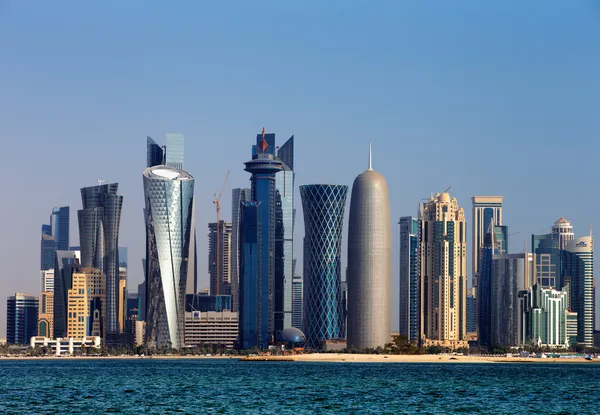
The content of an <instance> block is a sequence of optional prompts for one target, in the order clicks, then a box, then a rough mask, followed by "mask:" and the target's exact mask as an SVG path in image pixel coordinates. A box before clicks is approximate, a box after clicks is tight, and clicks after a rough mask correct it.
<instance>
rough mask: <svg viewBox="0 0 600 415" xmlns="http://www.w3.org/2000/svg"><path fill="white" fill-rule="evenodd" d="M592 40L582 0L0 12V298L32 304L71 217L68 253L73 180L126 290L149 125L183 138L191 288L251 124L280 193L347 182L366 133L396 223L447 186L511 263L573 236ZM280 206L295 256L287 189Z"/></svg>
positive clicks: (585, 209)
mask: <svg viewBox="0 0 600 415" xmlns="http://www.w3.org/2000/svg"><path fill="white" fill-rule="evenodd" d="M598 39H600V6H598V5H597V3H596V2H595V1H593V0H587V1H586V0H582V1H569V2H567V1H530V2H522V1H503V2H481V1H476V0H472V1H468V0H464V1H442V0H440V1H429V2H414V1H413V2H409V1H389V2H385V1H380V2H367V1H361V2H357V1H331V2H326V4H322V3H321V2H315V1H302V2H301V1H286V2H278V1H256V2H245V1H222V2H216V1H187V2H183V1H174V2H159V1H133V0H132V1H127V2H118V1H106V2H96V3H89V2H76V1H62V2H58V3H57V2H42V1H37V2H27V1H6V0H4V1H3V0H0V140H1V143H2V153H3V155H4V157H3V163H2V164H1V165H0V169H1V172H2V176H3V177H4V180H2V181H0V194H2V195H4V201H3V203H1V204H0V217H3V218H5V221H4V223H3V226H2V232H0V264H1V265H2V274H1V275H0V299H1V298H4V297H5V296H7V295H10V294H12V293H14V292H15V291H19V292H31V293H34V294H37V292H38V291H39V271H38V270H39V238H40V236H39V235H40V225H41V224H42V223H46V221H47V220H48V216H49V214H50V211H51V208H52V207H53V206H55V205H70V206H71V212H72V215H71V216H72V217H71V239H72V244H75V243H76V242H77V227H76V210H77V209H80V208H81V200H80V194H79V188H80V187H83V186H89V185H93V184H95V183H96V180H98V179H104V180H109V181H116V182H119V183H120V191H121V194H123V195H124V198H125V201H124V208H123V209H124V210H123V217H122V222H121V236H120V240H121V245H123V246H128V247H129V262H130V275H129V281H130V287H132V288H133V286H134V285H136V284H138V283H139V282H141V281H142V278H143V277H142V267H141V258H142V256H143V255H144V223H143V216H142V207H143V196H142V178H141V174H142V171H143V169H144V167H145V138H146V136H147V135H150V136H152V137H154V138H155V139H156V140H157V141H159V142H162V141H164V135H165V133H167V132H181V133H183V134H185V138H186V150H185V153H186V154H185V156H186V160H185V164H186V169H187V170H189V171H190V173H191V174H192V175H194V176H195V178H196V206H197V211H196V215H197V216H196V217H197V224H198V235H199V252H198V257H199V259H200V264H199V275H200V286H208V277H207V274H208V273H207V260H206V257H207V242H206V240H207V238H206V236H205V235H206V234H207V231H206V223H208V222H209V221H213V220H214V218H215V211H214V205H213V204H212V195H213V193H214V192H215V190H216V189H217V188H218V187H219V186H220V185H221V183H222V180H223V178H224V176H225V174H226V172H227V170H228V169H231V176H230V179H229V183H228V185H227V189H226V193H225V194H226V195H227V197H224V199H223V202H222V209H223V210H222V212H224V215H223V216H224V217H225V218H229V217H230V213H229V212H230V211H231V210H230V209H231V203H230V202H231V201H230V191H231V188H234V187H245V186H249V181H248V179H249V175H248V173H246V172H244V171H243V162H244V161H247V160H248V159H249V158H250V146H251V144H252V143H253V141H254V137H255V135H256V134H257V133H259V132H260V130H261V128H262V127H265V128H266V129H267V131H268V132H275V133H276V134H277V141H278V143H279V144H281V143H283V141H284V140H285V139H287V138H288V137H289V136H291V135H292V134H294V135H295V137H296V140H295V145H296V170H297V176H296V181H297V184H298V185H300V184H309V183H335V184H347V185H351V184H352V181H353V180H354V178H355V176H356V175H358V174H359V173H360V172H361V171H363V170H364V169H365V168H366V167H367V150H368V142H369V141H372V142H373V151H374V154H373V164H374V168H375V169H376V170H378V171H380V172H381V173H382V174H383V175H384V176H385V177H386V178H387V181H388V185H389V189H390V199H391V200H390V201H391V212H392V216H393V222H394V223H395V222H397V219H398V218H399V217H400V216H404V215H410V214H413V213H414V212H415V211H416V206H417V202H418V200H419V199H421V198H424V197H427V196H429V194H430V193H431V192H436V191H443V190H444V189H445V188H447V187H448V186H452V190H451V192H452V195H453V196H456V197H457V198H458V201H459V204H460V205H461V206H463V207H464V208H465V210H466V211H467V217H468V220H471V213H470V212H471V208H470V203H471V202H470V198H471V196H473V195H476V194H490V195H491V194H493V195H496V194H498V195H503V196H504V197H505V211H504V219H505V224H507V225H508V226H509V231H510V232H519V234H518V235H514V236H512V237H511V240H510V245H509V250H510V251H512V252H519V251H521V249H522V247H523V242H524V241H525V240H527V241H528V245H529V243H530V242H529V240H530V235H531V234H532V233H546V232H549V230H550V226H551V224H552V223H553V222H554V221H555V220H556V219H557V218H558V217H559V216H560V215H561V211H562V212H563V213H564V215H565V216H566V217H567V218H568V219H570V220H571V221H572V222H573V223H574V225H575V231H576V233H577V234H580V235H581V234H587V233H588V232H589V226H590V224H592V223H593V222H594V214H596V215H597V214H598V208H597V206H598V204H599V203H600V197H599V196H598V193H596V186H593V184H594V183H595V181H596V178H597V177H598V173H599V171H598V169H599V167H598V166H599V163H598V162H599V161H600V160H599V156H598V150H599V148H598V147H599V145H598V140H597V137H598V131H599V129H600V121H599V120H600V118H599V117H598V114H599V113H600V98H599V97H600V80H599V79H600V78H599V77H598V73H600V44H599V43H598ZM296 207H297V208H298V213H299V216H298V224H299V226H298V229H297V233H296V246H295V248H296V252H297V254H298V255H297V256H298V258H301V247H302V245H301V237H302V235H303V229H302V215H301V210H302V209H301V203H300V198H299V194H298V199H297V204H296ZM346 214H347V212H346ZM344 231H345V232H346V231H347V229H345V230H344ZM397 234H398V229H397V225H394V274H393V281H394V297H393V300H394V302H393V307H394V308H393V321H394V324H393V326H394V327H397V318H398V310H397V297H398V295H397V291H398V288H397V286H398V271H397V269H398V255H397V251H398V245H397ZM469 243H470V241H469ZM344 264H345V255H344ZM469 264H470V259H469ZM469 279H470V275H469ZM2 301H4V300H2ZM4 304H5V303H3V305H2V306H0V310H1V311H0V320H1V323H0V327H3V326H4V313H5V305H4ZM2 333H4V329H2Z"/></svg>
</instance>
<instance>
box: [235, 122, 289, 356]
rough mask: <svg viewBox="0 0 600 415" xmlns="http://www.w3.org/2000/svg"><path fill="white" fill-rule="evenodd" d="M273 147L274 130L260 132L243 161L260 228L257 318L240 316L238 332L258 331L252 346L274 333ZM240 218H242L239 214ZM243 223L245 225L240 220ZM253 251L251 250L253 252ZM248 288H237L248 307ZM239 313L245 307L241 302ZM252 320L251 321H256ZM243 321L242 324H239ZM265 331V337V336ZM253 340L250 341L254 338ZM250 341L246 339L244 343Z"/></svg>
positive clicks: (277, 162) (277, 164)
mask: <svg viewBox="0 0 600 415" xmlns="http://www.w3.org/2000/svg"><path fill="white" fill-rule="evenodd" d="M274 151H275V134H264V133H263V134H262V135H261V134H259V135H258V136H257V144H256V145H255V146H253V147H252V160H250V161H248V162H246V163H245V165H246V168H245V170H246V171H247V172H249V173H251V174H252V177H251V179H250V181H251V184H252V186H251V197H252V201H254V202H258V203H257V204H256V208H257V209H258V210H259V212H258V213H257V214H255V215H253V216H254V217H256V218H257V220H258V224H257V228H258V229H259V230H260V234H261V235H260V238H258V240H259V241H260V246H259V247H258V249H257V250H255V251H256V253H257V254H258V255H259V258H258V261H257V262H256V264H257V267H258V269H257V273H256V274H257V275H256V276H255V277H254V278H256V277H257V278H258V280H259V287H260V289H259V290H258V292H257V295H258V296H260V297H261V298H257V299H256V301H255V304H256V307H257V308H259V309H260V310H257V311H256V313H257V315H258V316H259V317H258V320H254V319H252V318H250V319H247V318H246V316H241V317H240V332H243V331H245V330H249V332H255V333H260V334H259V335H257V337H256V338H255V339H254V340H256V341H257V343H255V344H254V345H253V346H252V347H254V346H257V347H261V348H264V347H266V345H268V343H269V339H270V338H271V337H272V335H273V334H274V330H275V257H276V252H275V234H276V232H275V228H276V212H277V210H278V207H277V205H276V202H277V187H276V180H275V176H276V174H277V173H279V172H280V171H281V170H282V164H283V163H282V162H281V161H280V160H278V159H276V158H275V157H274ZM279 209H281V207H279ZM242 220H245V219H244V217H242ZM242 226H243V227H245V226H246V225H245V224H243V225H242ZM242 245H243V246H244V247H245V248H246V247H248V249H250V248H249V245H247V244H246V242H245V241H243V242H242ZM247 255H248V253H247V252H242V257H243V258H244V261H246V259H249V258H248V257H247ZM253 255H254V254H253ZM246 276H247V268H246V269H244V271H243V277H241V278H240V279H242V278H243V279H245V278H246ZM244 287H248V286H247V285H246V280H244V284H242V283H240V289H241V290H244V289H245V288H244ZM247 294H248V293H247V292H240V298H241V299H242V300H243V301H244V306H243V307H248V301H247V298H248V297H247ZM240 309H241V310H242V313H245V312H246V311H247V310H244V309H243V308H242V306H240ZM250 321H254V322H255V323H256V322H259V323H258V324H259V327H260V330H258V328H257V327H252V328H251V327H250V326H249V324H251V323H250ZM255 323H252V324H255ZM242 324H243V325H244V327H242ZM265 334H266V337H265ZM243 336H244V343H246V340H247V339H249V337H248V336H246V335H245V334H243ZM254 340H252V341H254ZM246 344H249V343H246Z"/></svg>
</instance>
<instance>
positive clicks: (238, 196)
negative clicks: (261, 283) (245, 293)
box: [230, 189, 252, 311]
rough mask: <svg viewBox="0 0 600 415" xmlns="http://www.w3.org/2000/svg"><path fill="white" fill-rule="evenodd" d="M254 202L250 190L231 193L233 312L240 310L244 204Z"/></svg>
mask: <svg viewBox="0 0 600 415" xmlns="http://www.w3.org/2000/svg"><path fill="white" fill-rule="evenodd" d="M250 200H252V195H251V192H250V189H233V190H232V191H231V221H232V222H231V254H230V258H231V267H230V279H231V300H232V305H233V311H238V310H239V295H240V255H241V254H242V252H241V249H240V246H241V245H240V244H241V242H242V241H241V240H240V234H241V232H240V230H241V224H242V202H248V201H250Z"/></svg>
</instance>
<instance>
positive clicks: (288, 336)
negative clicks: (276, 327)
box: [277, 327, 306, 347]
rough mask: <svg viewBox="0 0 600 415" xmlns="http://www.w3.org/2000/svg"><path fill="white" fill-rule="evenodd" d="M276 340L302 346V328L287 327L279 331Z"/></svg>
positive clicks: (304, 339)
mask: <svg viewBox="0 0 600 415" xmlns="http://www.w3.org/2000/svg"><path fill="white" fill-rule="evenodd" d="M277 341H279V342H281V343H286V344H288V345H289V346H291V347H304V345H305V344H306V336H305V335H304V333H302V330H300V329H297V328H296V327H288V328H285V329H283V330H281V331H280V332H279V335H278V336H277Z"/></svg>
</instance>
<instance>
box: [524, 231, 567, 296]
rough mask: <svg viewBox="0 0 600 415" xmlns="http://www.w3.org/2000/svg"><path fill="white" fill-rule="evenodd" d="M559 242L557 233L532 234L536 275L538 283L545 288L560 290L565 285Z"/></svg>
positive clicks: (532, 250)
mask: <svg viewBox="0 0 600 415" xmlns="http://www.w3.org/2000/svg"><path fill="white" fill-rule="evenodd" d="M559 243H560V240H559V238H558V235H557V234H551V233H548V234H545V235H532V236H531V252H532V253H533V258H534V261H535V262H534V266H535V275H536V278H537V283H538V284H540V285H541V286H542V287H544V288H554V289H556V290H560V289H561V288H562V286H563V281H562V275H563V265H562V260H563V258H562V257H563V255H562V252H561V250H560V246H559ZM534 283H535V281H534Z"/></svg>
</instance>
